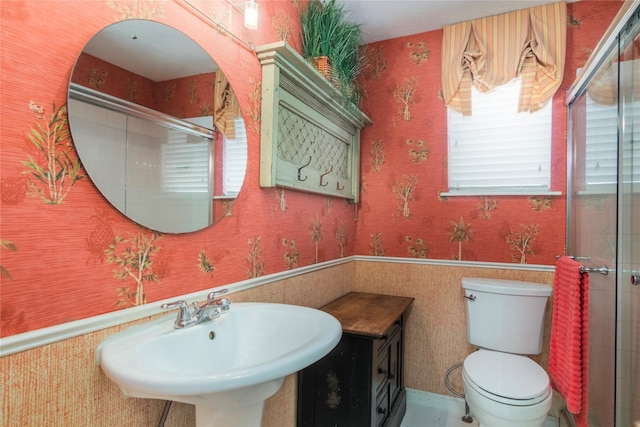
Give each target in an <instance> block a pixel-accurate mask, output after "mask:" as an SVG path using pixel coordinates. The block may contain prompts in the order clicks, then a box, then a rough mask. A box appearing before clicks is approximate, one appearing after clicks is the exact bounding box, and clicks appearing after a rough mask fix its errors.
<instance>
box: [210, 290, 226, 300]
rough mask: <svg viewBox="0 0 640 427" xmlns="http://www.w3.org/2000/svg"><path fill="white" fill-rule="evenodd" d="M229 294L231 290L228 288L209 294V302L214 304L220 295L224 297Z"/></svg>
mask: <svg viewBox="0 0 640 427" xmlns="http://www.w3.org/2000/svg"><path fill="white" fill-rule="evenodd" d="M227 292H229V289H227V288H224V289H220V290H219V291H213V292H209V295H207V302H213V301H214V300H215V299H216V297H217V296H218V295H224V294H226V293H227Z"/></svg>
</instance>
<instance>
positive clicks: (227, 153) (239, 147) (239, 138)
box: [222, 117, 247, 196]
mask: <svg viewBox="0 0 640 427" xmlns="http://www.w3.org/2000/svg"><path fill="white" fill-rule="evenodd" d="M235 124H236V135H235V136H236V137H235V138H234V139H228V138H224V144H223V150H222V192H223V193H224V195H225V196H236V195H237V194H238V193H239V192H240V188H241V187H242V182H243V181H244V173H245V170H246V168H247V131H246V129H245V127H244V119H243V118H242V117H236V118H235Z"/></svg>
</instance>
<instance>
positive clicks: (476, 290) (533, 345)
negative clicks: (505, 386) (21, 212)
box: [462, 277, 551, 354]
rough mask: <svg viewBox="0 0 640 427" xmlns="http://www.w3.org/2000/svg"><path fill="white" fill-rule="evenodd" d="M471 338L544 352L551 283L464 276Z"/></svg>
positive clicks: (489, 345)
mask: <svg viewBox="0 0 640 427" xmlns="http://www.w3.org/2000/svg"><path fill="white" fill-rule="evenodd" d="M462 287H463V288H464V292H465V297H466V303H467V334H468V339H469V342H470V343H471V344H473V345H476V346H478V347H480V348H486V349H490V350H496V351H503V352H506V353H515V354H539V353H541V352H542V336H543V332H544V314H545V307H546V305H547V299H549V296H550V295H551V286H548V285H543V284H541V283H532V282H523V281H519V280H502V279H486V278H475V277H464V278H462Z"/></svg>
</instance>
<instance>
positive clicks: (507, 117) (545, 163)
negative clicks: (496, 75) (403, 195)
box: [447, 80, 552, 195]
mask: <svg viewBox="0 0 640 427" xmlns="http://www.w3.org/2000/svg"><path fill="white" fill-rule="evenodd" d="M519 91H520V82H519V81H518V80H515V81H513V82H511V83H509V84H507V85H504V86H501V87H499V88H498V89H496V90H494V91H493V92H491V93H489V94H483V93H480V92H478V91H476V90H475V89H473V92H472V109H473V115H471V116H466V117H465V116H462V114H460V113H458V112H456V111H453V110H452V109H448V112H449V113H448V114H449V117H448V134H449V144H448V145H449V158H448V166H449V192H448V193H447V194H448V195H466V194H471V195H475V194H477V195H483V194H489V195H490V194H538V193H545V192H549V190H550V169H551V108H552V107H551V102H550V103H549V104H547V106H545V107H544V108H543V109H542V110H540V111H537V112H535V113H518V112H517V105H518V96H519Z"/></svg>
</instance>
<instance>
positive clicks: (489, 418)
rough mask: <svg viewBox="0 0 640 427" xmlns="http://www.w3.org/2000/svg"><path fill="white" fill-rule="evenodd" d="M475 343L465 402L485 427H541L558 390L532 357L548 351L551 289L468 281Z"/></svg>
mask: <svg viewBox="0 0 640 427" xmlns="http://www.w3.org/2000/svg"><path fill="white" fill-rule="evenodd" d="M462 287H463V288H464V292H465V298H466V305H467V333H468V338H469V342H470V343H471V344H473V345H475V346H477V347H478V348H479V349H478V350H477V351H475V352H473V353H471V354H470V355H469V356H467V358H466V359H465V360H464V364H463V370H462V380H463V384H464V393H465V400H466V401H467V404H468V405H469V409H470V412H471V414H472V415H473V416H474V417H475V418H476V419H477V420H478V423H479V424H480V426H482V427H540V426H541V425H542V424H543V423H544V421H545V418H546V417H547V413H548V412H549V410H550V409H551V400H552V398H553V391H552V390H551V386H550V383H549V376H548V375H547V373H546V372H545V370H544V369H542V367H541V366H540V365H538V364H537V363H535V362H534V361H533V360H531V359H530V358H529V357H527V356H526V355H530V354H540V353H541V352H542V335H543V331H544V314H545V307H546V304H547V300H548V299H549V296H550V295H551V287H550V286H547V285H543V284H540V283H531V282H522V281H518V280H501V279H485V278H473V277H465V278H463V279H462Z"/></svg>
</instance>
